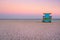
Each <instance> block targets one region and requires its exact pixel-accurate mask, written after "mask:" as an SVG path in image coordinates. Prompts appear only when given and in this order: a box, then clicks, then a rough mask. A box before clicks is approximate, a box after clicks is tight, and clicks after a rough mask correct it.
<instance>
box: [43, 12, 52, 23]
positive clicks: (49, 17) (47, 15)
mask: <svg viewBox="0 0 60 40" xmlns="http://www.w3.org/2000/svg"><path fill="white" fill-rule="evenodd" d="M50 14H51V13H44V16H43V20H42V22H47V23H51V19H52V16H51V15H50Z"/></svg>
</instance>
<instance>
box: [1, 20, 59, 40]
mask: <svg viewBox="0 0 60 40" xmlns="http://www.w3.org/2000/svg"><path fill="white" fill-rule="evenodd" d="M0 40H60V21H56V22H52V23H43V22H41V21H32V20H31V21H26V20H25V21H22V20H0Z"/></svg>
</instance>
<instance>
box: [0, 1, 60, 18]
mask: <svg viewBox="0 0 60 40" xmlns="http://www.w3.org/2000/svg"><path fill="white" fill-rule="evenodd" d="M59 4H60V0H0V19H42V17H43V13H51V16H52V18H56V19H60V5H59Z"/></svg>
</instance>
